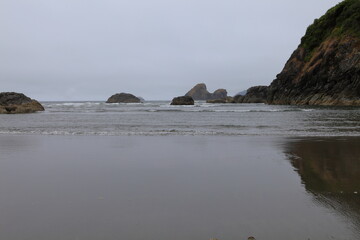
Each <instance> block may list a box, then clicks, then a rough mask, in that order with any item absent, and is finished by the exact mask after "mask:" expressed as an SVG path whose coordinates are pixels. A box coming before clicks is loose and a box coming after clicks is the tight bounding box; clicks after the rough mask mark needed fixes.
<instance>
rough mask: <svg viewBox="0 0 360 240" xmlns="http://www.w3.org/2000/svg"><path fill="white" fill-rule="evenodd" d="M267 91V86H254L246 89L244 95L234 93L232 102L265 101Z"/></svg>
mask: <svg viewBox="0 0 360 240" xmlns="http://www.w3.org/2000/svg"><path fill="white" fill-rule="evenodd" d="M267 93H268V87H267V86H255V87H251V88H249V89H248V90H247V91H246V94H245V95H244V96H241V95H236V96H235V97H234V102H236V103H266V99H267Z"/></svg>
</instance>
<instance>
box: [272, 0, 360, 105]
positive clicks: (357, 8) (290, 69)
mask: <svg viewBox="0 0 360 240" xmlns="http://www.w3.org/2000/svg"><path fill="white" fill-rule="evenodd" d="M359 13H360V1H359V0H345V1H342V2H340V3H339V4H337V5H336V6H335V7H333V8H331V9H330V10H328V11H327V12H326V14H325V15H324V16H322V17H321V18H319V19H315V21H314V23H313V24H312V25H310V26H309V27H308V29H307V31H306V34H305V36H304V37H303V38H302V39H301V43H300V45H299V46H298V48H297V49H296V50H295V51H294V53H293V54H292V55H291V57H290V59H289V60H288V61H287V63H286V64H285V67H284V69H283V70H282V72H281V73H280V74H278V75H277V76H276V79H275V80H274V81H273V82H272V83H271V85H270V86H269V91H268V97H267V102H268V103H269V104H295V105H339V106H340V105H352V106H356V105H357V106H359V105H360V17H359Z"/></svg>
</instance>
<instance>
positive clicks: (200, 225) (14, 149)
mask: <svg viewBox="0 0 360 240" xmlns="http://www.w3.org/2000/svg"><path fill="white" fill-rule="evenodd" d="M46 114H50V115H51V113H45V114H35V115H32V116H36V117H38V116H44V115H46ZM45 117H46V116H45ZM64 124H65V123H64ZM69 124H71V123H69ZM358 146H360V138H358V137H352V138H351V137H336V138H334V137H325V138H324V137H317V138H309V137H305V138H288V137H265V136H255V137H254V136H252V137H251V136H166V137H163V136H39V135H20V136H17V135H0V213H1V214H0V239H7V240H23V239H27V240H48V239H52V240H60V239H61V240H75V239H77V240H95V239H96V240H98V239H106V240H115V239H127V240H132V239H157V240H168V239H174V240H176V239H179V240H180V239H181V240H183V239H189V240H195V239H196V240H197V239H210V238H212V237H214V238H215V237H216V238H219V239H222V240H235V239H246V238H247V237H248V236H251V235H253V236H255V237H256V238H257V239H260V240H261V239H267V240H278V239H295V240H296V239H306V240H307V239H317V240H325V239H341V240H342V239H351V240H353V239H358V237H359V236H360V220H359V219H360V217H359V216H360V214H359V213H360V210H359V209H360V204H359V203H360V195H359V194H356V192H360V189H359V187H360V186H359V182H360V181H359V176H360V163H359V160H360V150H359V148H358Z"/></svg>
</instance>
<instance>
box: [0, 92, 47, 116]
mask: <svg viewBox="0 0 360 240" xmlns="http://www.w3.org/2000/svg"><path fill="white" fill-rule="evenodd" d="M44 110H45V109H44V107H43V106H42V105H41V104H40V103H39V102H38V101H36V100H34V99H31V98H29V97H27V96H25V95H24V94H22V93H15V92H2V93H0V113H7V114H9V113H10V114H13V113H33V112H37V111H44Z"/></svg>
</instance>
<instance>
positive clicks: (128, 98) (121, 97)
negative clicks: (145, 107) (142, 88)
mask: <svg viewBox="0 0 360 240" xmlns="http://www.w3.org/2000/svg"><path fill="white" fill-rule="evenodd" d="M140 102H141V99H140V98H138V97H135V96H134V95H132V94H130V93H117V94H114V95H112V96H111V97H110V98H109V99H108V100H107V101H106V103H140Z"/></svg>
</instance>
